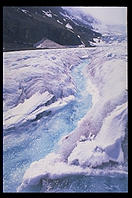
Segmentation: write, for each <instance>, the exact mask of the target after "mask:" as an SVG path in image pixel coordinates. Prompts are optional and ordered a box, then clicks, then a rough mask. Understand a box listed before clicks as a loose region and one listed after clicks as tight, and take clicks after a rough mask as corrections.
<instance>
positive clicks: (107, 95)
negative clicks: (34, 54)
mask: <svg viewBox="0 0 132 198" xmlns="http://www.w3.org/2000/svg"><path fill="white" fill-rule="evenodd" d="M68 51H69V53H71V49H69V50H67V52H68ZM63 52H65V50H64V51H63ZM77 52H79V53H77ZM72 54H73V56H72V57H71V58H70V61H71V62H72V64H73V65H74V66H75V64H74V63H75V57H76V58H77V57H78V58H77V60H78V61H79V60H80V59H81V57H82V58H83V57H85V58H87V57H88V59H89V64H87V67H86V68H85V69H84V71H83V74H84V76H85V77H86V79H87V86H88V87H87V91H89V93H91V94H92V95H93V99H92V103H93V106H92V108H91V109H90V110H89V111H88V113H87V114H86V115H85V116H84V117H83V118H82V119H81V120H80V121H79V122H78V126H77V128H76V129H75V130H73V131H72V132H71V133H69V134H68V135H66V136H64V137H62V139H61V140H60V141H59V144H58V145H59V148H58V150H57V151H56V152H55V153H54V152H53V153H50V154H48V155H47V156H46V157H45V158H44V159H41V160H39V161H36V162H33V163H32V164H31V165H30V167H29V168H28V169H27V171H26V172H25V174H24V177H23V181H22V184H21V185H20V186H19V188H18V190H17V191H18V192H19V191H24V190H25V189H26V188H28V187H29V186H34V185H37V184H40V182H41V181H42V180H43V181H44V180H45V179H46V178H51V179H54V178H58V177H63V176H64V175H68V174H88V175H92V174H93V175H94V174H95V175H96V174H108V173H118V172H124V173H126V174H127V172H125V171H124V170H118V169H110V170H109V169H107V171H106V172H105V170H103V169H99V168H98V167H99V166H100V165H103V164H104V163H108V162H110V161H113V162H116V163H118V164H123V163H124V156H123V150H122V141H123V139H124V136H125V128H126V123H127V91H126V89H127V87H126V86H127V59H126V58H127V57H126V56H127V46H126V44H125V42H121V43H118V45H116V44H115V45H114V43H113V45H111V46H109V47H108V46H101V47H96V48H92V49H89V48H88V49H74V52H73V51H72ZM110 54H112V56H110ZM67 55H68V54H66V52H65V56H66V57H67ZM67 60H68V61H69V59H68V58H67ZM71 62H70V64H71ZM65 63H66V62H65ZM66 64H67V65H69V68H71V66H70V64H68V62H67V63H66ZM72 64H71V65H72ZM43 185H44V182H43Z"/></svg>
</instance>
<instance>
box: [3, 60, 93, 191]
mask: <svg viewBox="0 0 132 198" xmlns="http://www.w3.org/2000/svg"><path fill="white" fill-rule="evenodd" d="M87 64H88V60H84V61H83V62H82V63H81V64H79V65H78V66H75V67H74V68H73V69H72V72H71V75H72V76H73V80H74V82H75V85H76V89H77V94H76V99H75V101H72V102H70V103H69V104H68V105H66V106H65V107H64V108H62V109H61V110H58V111H57V112H55V113H54V114H52V113H49V114H48V115H46V116H45V117H42V118H41V119H40V120H37V121H33V122H29V123H25V124H23V125H22V126H19V127H17V128H16V129H10V130H9V129H8V130H7V131H4V134H5V135H4V137H3V139H4V141H3V183H4V184H3V191H4V192H16V189H17V187H18V186H19V185H20V184H21V182H22V178H23V175H24V173H25V171H26V169H27V168H28V167H29V166H30V164H31V163H32V162H33V161H36V160H40V159H41V158H44V157H45V156H46V155H47V154H48V153H50V152H52V151H54V150H55V149H56V148H57V142H58V141H59V139H60V138H61V137H62V136H63V135H66V134H68V133H69V132H71V131H72V130H73V129H75V127H76V126H77V122H78V121H79V120H80V119H81V118H82V117H84V115H85V114H86V113H87V111H88V109H90V107H91V105H92V96H91V95H90V94H89V93H87V91H86V82H85V81H86V80H85V79H84V76H83V73H82V69H83V68H84V67H85V66H86V65H87ZM62 184H63V182H62Z"/></svg>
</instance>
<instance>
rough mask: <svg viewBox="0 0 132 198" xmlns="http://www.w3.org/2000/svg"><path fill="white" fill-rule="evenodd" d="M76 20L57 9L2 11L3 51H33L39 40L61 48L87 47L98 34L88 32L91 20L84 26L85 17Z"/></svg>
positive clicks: (63, 10) (11, 9)
mask: <svg viewBox="0 0 132 198" xmlns="http://www.w3.org/2000/svg"><path fill="white" fill-rule="evenodd" d="M73 15H74V13H73ZM80 17H82V18H76V17H75V18H74V17H73V16H72V14H71V13H70V12H68V11H67V10H66V9H63V8H61V7H4V9H3V49H4V50H5V51H6V50H14V49H23V48H26V49H33V48H34V45H35V43H37V42H39V41H41V40H42V39H43V38H45V39H48V40H51V41H54V42H56V43H57V44H59V45H64V46H78V45H83V46H90V42H89V41H93V38H97V37H100V36H101V34H100V33H98V32H95V31H94V30H93V29H92V23H93V21H94V20H92V21H90V23H89V24H88V17H85V16H84V15H80ZM43 47H44V46H43ZM47 48H48V47H47Z"/></svg>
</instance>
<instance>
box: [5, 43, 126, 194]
mask: <svg viewBox="0 0 132 198" xmlns="http://www.w3.org/2000/svg"><path fill="white" fill-rule="evenodd" d="M3 60H4V61H3V62H4V84H3V86H4V88H3V97H4V103H3V105H4V106H3V114H4V121H3V122H4V130H5V131H4V132H5V135H4V145H5V151H7V150H8V149H9V150H10V149H11V147H13V143H12V139H10V138H12V137H13V136H14V137H15V138H16V140H17V141H18V145H19V144H21V143H23V142H24V141H25V137H26V138H27V139H28V138H29V136H30V133H31V132H30V130H31V129H29V128H30V127H32V126H33V123H35V122H36V121H37V123H36V125H35V126H37V127H38V128H39V129H38V130H36V131H33V132H32V133H31V135H33V139H35V138H36V137H37V134H34V133H42V131H43V136H44V138H46V130H47V131H48V130H49V128H51V129H52V130H51V132H52V134H51V133H50V136H51V138H52V135H53V136H54V137H55V138H56V140H55V142H56V143H55V145H56V146H55V147H54V146H53V147H52V148H51V149H49V150H48V149H47V150H48V152H47V151H44V149H43V146H42V145H40V144H39V142H40V141H41V140H39V142H38V143H36V145H37V147H36V146H35V145H32V146H31V150H30V149H29V150H28V149H27V151H26V152H27V153H28V155H27V157H28V156H33V154H32V151H33V152H35V151H36V152H37V149H41V151H40V150H38V155H39V156H37V158H36V157H32V159H31V160H30V162H28V163H27V164H26V165H25V167H24V169H23V170H21V169H20V170H19V171H18V174H19V172H22V173H21V178H22V177H23V179H21V180H19V182H18V184H17V186H16V188H17V192H30V191H34V190H33V189H36V191H39V192H50V191H51V192H52V184H53V182H56V181H57V182H59V180H60V181H61V179H62V178H66V177H68V176H70V177H71V176H77V175H78V176H81V175H84V176H85V175H87V176H89V177H91V176H106V175H110V176H113V175H122V174H123V175H126V176H127V172H128V171H127V157H126V155H127V154H125V153H127V148H126V146H124V145H123V141H124V139H125V138H126V136H127V130H126V129H127V100H128V99H127V89H128V88H127V42H126V40H122V41H119V40H113V42H112V43H111V44H109V45H108V44H107V43H106V44H105V42H103V43H101V44H100V45H99V44H98V46H97V47H93V48H69V49H68V48H67V49H52V50H51V49H50V50H29V51H17V52H4V56H3ZM83 82H84V84H85V86H84V85H83ZM82 98H85V103H86V104H87V103H90V101H91V103H90V104H87V105H88V106H86V104H84V102H83V100H82ZM76 100H77V101H78V103H76ZM68 105H69V106H68ZM81 105H83V110H82V106H81ZM74 106H76V115H74V111H75V109H74ZM79 108H80V109H79ZM77 109H79V110H77ZM63 110H64V113H62V112H63ZM70 110H71V111H72V112H71V111H70ZM73 110H74V111H73ZM44 112H47V114H42V113H44ZM48 112H49V114H48ZM69 112H71V114H70V115H68V114H67V113H69ZM41 114H42V118H41V116H40V117H39V115H41ZM79 114H80V115H79ZM45 115H46V116H45ZM55 116H56V117H57V120H56V117H55ZM76 116H77V117H78V118H77V117H76ZM64 117H66V120H68V121H67V122H68V127H69V128H67V125H66V120H65V122H64V120H63V118H64ZM46 119H47V120H46ZM74 119H75V121H74V126H73V127H72V126H70V124H69V123H72V122H73V120H74ZM41 120H42V121H41ZM53 123H54V124H53ZM61 125H62V126H61ZM28 126H29V128H28ZM24 127H25V128H26V130H27V132H25V134H24V133H23V134H22V136H21V133H22V131H24V130H25V128H24ZM44 127H47V129H46V130H45V128H44ZM59 127H62V128H61V133H62V131H64V132H63V133H62V134H59V136H57V137H56V136H55V135H57V132H58V131H59V130H60V129H59ZM16 129H18V130H17V133H14V132H12V131H13V130H16ZM40 131H41V132H40ZM19 133H20V134H19ZM28 133H29V134H28ZM35 135H36V136H35ZM17 136H18V137H19V136H20V139H17V138H18V137H17ZM39 136H40V134H39ZM37 138H38V137H37ZM46 140H47V139H46ZM46 140H45V141H46ZM42 141H44V139H43V140H42ZM42 141H41V144H43V143H42ZM51 141H53V139H52V140H51ZM45 144H48V142H45ZM125 144H126V142H125ZM23 145H24V143H23ZM16 146H17V145H16ZM24 146H25V145H24ZM48 146H49V144H48ZM48 146H47V148H48ZM6 147H7V148H6ZM38 147H40V148H38ZM41 147H42V148H41ZM49 147H50V146H49ZM124 148H125V149H124ZM24 149H25V150H26V148H25V147H24ZM39 152H40V153H41V154H40V153H39ZM19 155H20V153H19ZM22 155H24V151H23V154H22ZM29 158H30V157H29ZM111 164H112V165H111ZM5 172H6V171H5ZM12 174H13V173H12ZM17 179H18V178H17ZM38 189H39V190H38Z"/></svg>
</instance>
